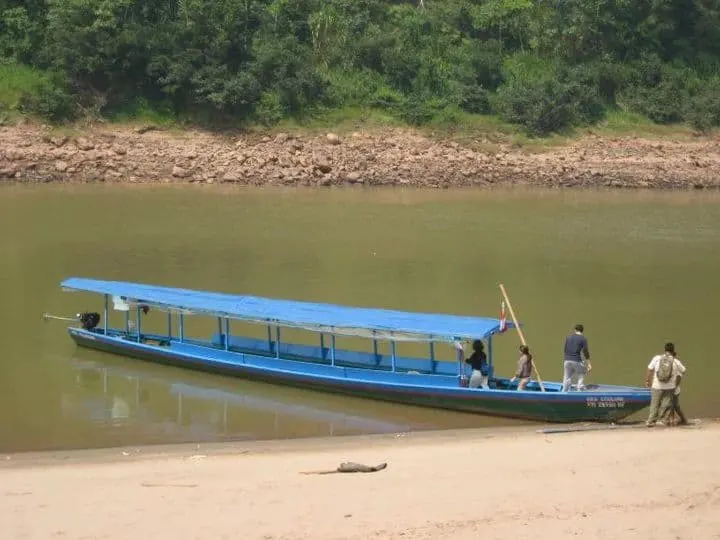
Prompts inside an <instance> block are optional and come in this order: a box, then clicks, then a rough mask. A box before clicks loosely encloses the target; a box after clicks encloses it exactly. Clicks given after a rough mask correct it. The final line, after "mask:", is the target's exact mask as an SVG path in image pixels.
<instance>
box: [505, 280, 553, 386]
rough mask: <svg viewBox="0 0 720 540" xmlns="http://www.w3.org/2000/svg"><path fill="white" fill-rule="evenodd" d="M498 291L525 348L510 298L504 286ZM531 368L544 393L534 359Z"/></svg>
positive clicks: (525, 344) (523, 336)
mask: <svg viewBox="0 0 720 540" xmlns="http://www.w3.org/2000/svg"><path fill="white" fill-rule="evenodd" d="M500 291H501V292H502V294H503V298H505V303H506V304H507V306H508V310H509V311H510V316H511V317H512V320H513V324H515V328H517V331H518V335H519V336H520V342H521V343H522V344H523V345H524V346H526V347H527V341H525V334H523V331H522V328H520V325H519V324H518V322H517V319H516V318H515V312H514V311H513V308H512V304H511V303H510V298H508V294H507V291H505V286H504V285H503V284H502V283H501V284H500ZM532 366H533V369H534V370H535V376H536V377H537V380H538V384H539V385H540V390H541V391H543V392H545V385H544V384H543V382H542V379H541V378H540V372H539V371H538V368H537V364H536V363H535V360H534V359H533V361H532Z"/></svg>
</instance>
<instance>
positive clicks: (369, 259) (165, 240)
mask: <svg viewBox="0 0 720 540" xmlns="http://www.w3.org/2000/svg"><path fill="white" fill-rule="evenodd" d="M0 231H1V232H0V256H1V257H2V265H0V292H1V293H2V302H3V308H2V310H0V322H1V323H2V324H1V326H0V328H2V333H1V334H0V451H2V452H10V451H21V450H46V449H61V448H88V447H108V446H125V445H139V444H150V443H170V442H190V441H193V442H211V441H228V440H248V439H272V438H292V437H307V436H323V435H345V434H361V433H395V432H404V431H411V430H424V429H443V428H462V427H480V426H493V425H497V426H500V425H510V424H514V423H517V422H516V421H511V420H507V419H502V418H488V417H483V416H479V415H471V414H462V413H456V412H450V411H438V410H432V409H424V408H418V407H409V406H398V405H394V404H387V403H381V402H375V401H369V400H363V399H357V398H347V397H343V396H336V395H328V394H323V393H316V392H312V391H305V390H295V389H289V388H284V387H280V386H274V385H269V384H260V383H254V382H247V381H243V380H240V379H235V378H229V377H222V376H216V375H209V374H203V373H197V372H193V371H187V370H182V369H177V368H169V367H164V366H158V365H153V364H150V363H147V362H142V361H137V360H133V359H129V358H123V357H119V356H113V355H108V354H104V353H97V352H92V351H88V350H80V349H77V348H76V347H75V345H74V344H73V342H72V341H71V340H70V338H69V337H68V335H67V332H66V330H65V323H62V322H59V321H48V322H43V320H42V314H43V313H44V312H50V313H53V314H56V315H72V314H74V313H76V312H78V311H83V310H94V311H101V299H100V298H93V297H89V296H84V295H78V294H71V293H66V292H62V291H61V290H60V287H59V283H60V281H61V280H62V279H64V278H66V277H69V276H83V277H94V278H100V279H117V280H125V281H137V282H143V283H154V284H161V285H168V286H180V287H188V288H198V289H206V290H216V291H222V292H231V293H238V294H252V295H259V296H271V297H278V298H288V299H294V300H308V301H320V302H331V303H338V304H346V305H357V306H370V307H385V308H393V309H403V310H418V311H430V312H448V313H457V314H467V315H480V316H491V317H496V316H497V315H498V311H499V307H500V300H501V296H500V293H499V290H498V283H500V282H502V283H504V284H505V286H506V287H507V289H508V292H509V293H510V296H511V300H512V302H513V305H514V307H515V310H516V312H517V315H518V316H519V318H520V319H521V321H522V322H523V324H524V328H525V333H526V337H527V338H528V340H529V342H530V345H531V347H532V349H533V351H534V353H535V356H536V361H537V366H538V368H539V370H540V374H541V375H542V377H543V378H544V379H547V380H558V379H559V378H560V375H561V370H562V362H561V360H562V356H561V353H562V345H563V340H564V338H565V335H566V334H567V333H568V332H569V331H570V329H571V327H572V325H573V324H575V323H576V322H581V323H583V324H584V325H585V328H586V335H587V337H588V340H589V342H590V349H591V352H592V357H593V368H594V369H593V372H592V376H591V377H590V380H589V382H606V383H617V384H642V383H643V381H644V374H645V369H646V366H647V363H648V362H649V360H650V358H651V357H652V356H653V355H654V354H655V353H656V352H658V351H659V350H661V348H662V345H663V344H664V342H665V341H668V340H672V341H674V342H675V343H676V346H677V350H678V356H679V358H680V359H681V360H682V361H683V362H684V363H685V365H686V367H687V368H688V373H687V377H686V380H685V381H684V384H683V393H682V403H683V406H684V409H685V410H686V413H688V414H689V415H690V416H692V417H718V416H720V397H718V396H719V395H720V393H719V392H718V390H717V389H716V388H715V382H716V381H717V380H718V377H720V367H719V364H720V360H718V359H717V358H716V355H717V353H716V350H715V349H717V342H716V339H715V338H716V336H715V335H714V334H715V332H716V331H717V326H718V323H720V307H719V306H720V304H719V302H718V299H719V298H720V196H718V195H717V194H708V193H688V192H686V193H651V192H602V191H600V192H577V191H573V192H563V191H527V190H497V191H445V192H440V191H418V190H408V191H404V190H399V189H384V190H377V191H376V190H360V189H358V190H356V189H333V190H311V189H300V190H297V189H295V190H293V189H290V190H279V189H267V188H266V189H249V188H227V189H225V188H221V187H217V186H204V187H201V186H197V187H193V186H190V187H188V186H184V187H180V186H137V187H133V186H69V187H68V186H57V185H52V186H7V187H3V188H0ZM118 321H119V319H118ZM212 330H213V325H212V324H209V325H204V323H197V325H196V327H195V328H194V331H196V332H198V335H201V333H203V332H210V331H212ZM518 343H519V341H518V337H517V334H516V333H515V332H508V333H507V334H506V335H504V336H501V337H499V338H497V339H496V340H495V362H496V371H497V372H498V373H499V374H502V375H511V374H512V371H513V369H514V365H515V360H516V354H515V353H516V350H517V345H518Z"/></svg>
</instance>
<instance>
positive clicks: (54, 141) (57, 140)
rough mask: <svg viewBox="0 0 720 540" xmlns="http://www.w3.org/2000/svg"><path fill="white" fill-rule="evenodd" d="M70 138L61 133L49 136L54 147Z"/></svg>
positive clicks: (63, 144) (63, 143)
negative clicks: (58, 135)
mask: <svg viewBox="0 0 720 540" xmlns="http://www.w3.org/2000/svg"><path fill="white" fill-rule="evenodd" d="M69 140H70V137H68V136H67V135H61V136H60V137H51V138H50V144H52V145H53V146H54V147H55V148H61V147H63V146H65V144H67V142H68V141H69Z"/></svg>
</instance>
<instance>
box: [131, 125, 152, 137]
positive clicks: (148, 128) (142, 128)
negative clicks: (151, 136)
mask: <svg viewBox="0 0 720 540" xmlns="http://www.w3.org/2000/svg"><path fill="white" fill-rule="evenodd" d="M156 129H157V127H156V126H152V125H149V124H148V125H145V126H140V127H139V128H136V129H135V133H137V134H139V135H142V134H143V133H147V132H148V131H153V130H156Z"/></svg>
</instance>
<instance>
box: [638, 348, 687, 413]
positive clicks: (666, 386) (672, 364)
mask: <svg viewBox="0 0 720 540" xmlns="http://www.w3.org/2000/svg"><path fill="white" fill-rule="evenodd" d="M684 374H685V366H683V365H682V362H680V360H678V359H677V356H676V355H675V345H674V344H672V343H666V344H665V352H664V353H663V354H658V355H657V356H654V357H653V359H652V360H651V361H650V364H649V365H648V370H647V378H646V380H645V386H646V387H648V388H650V389H651V390H650V391H651V392H652V398H651V400H650V416H648V419H647V422H646V424H645V425H647V427H653V426H654V425H655V424H656V423H657V421H658V418H659V419H660V424H661V425H663V424H665V423H667V421H668V418H669V416H670V413H671V412H672V411H673V408H674V397H675V389H676V388H677V387H678V386H679V385H680V380H681V379H682V376H683V375H684Z"/></svg>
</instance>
